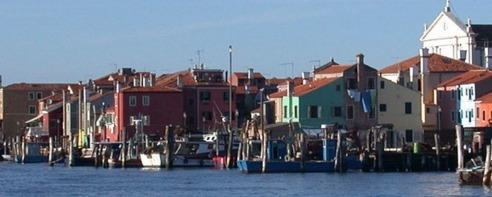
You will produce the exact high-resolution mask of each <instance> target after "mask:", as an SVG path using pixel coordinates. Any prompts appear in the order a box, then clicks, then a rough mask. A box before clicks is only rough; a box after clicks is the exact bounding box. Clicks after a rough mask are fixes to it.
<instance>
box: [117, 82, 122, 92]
mask: <svg viewBox="0 0 492 197" xmlns="http://www.w3.org/2000/svg"><path fill="white" fill-rule="evenodd" d="M120 91H121V85H120V83H116V93H119V92H120Z"/></svg>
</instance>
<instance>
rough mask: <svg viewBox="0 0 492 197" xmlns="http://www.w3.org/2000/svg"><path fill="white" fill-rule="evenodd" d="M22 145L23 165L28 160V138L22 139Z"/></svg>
mask: <svg viewBox="0 0 492 197" xmlns="http://www.w3.org/2000/svg"><path fill="white" fill-rule="evenodd" d="M21 141H22V143H21V146H22V163H24V161H25V159H26V151H27V150H26V138H24V137H23V138H22V140H21Z"/></svg>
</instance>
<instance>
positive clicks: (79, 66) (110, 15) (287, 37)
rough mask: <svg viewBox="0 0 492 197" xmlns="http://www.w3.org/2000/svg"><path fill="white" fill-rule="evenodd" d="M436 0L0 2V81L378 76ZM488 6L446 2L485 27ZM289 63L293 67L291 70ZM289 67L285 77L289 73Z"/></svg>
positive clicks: (486, 0)
mask: <svg viewBox="0 0 492 197" xmlns="http://www.w3.org/2000/svg"><path fill="white" fill-rule="evenodd" d="M444 5H445V0H432V1H429V0H413V1H395V0H367V1H362V0H311V1H306V0H301V1H299V0H285V1H280V0H278V1H273V0H272V1H260V0H257V1H214V0H212V1H198V0H190V1H51V0H47V1H8V2H2V4H0V24H2V30H1V31H0V43H1V44H0V68H1V69H0V75H2V79H3V83H2V85H3V86H6V85H9V84H12V83H21V82H26V83H77V82H78V81H84V82H87V80H88V79H95V78H99V77H101V76H103V75H105V74H108V73H110V72H116V70H117V69H118V68H127V67H130V68H134V69H136V70H137V71H150V72H155V73H156V74H157V75H158V76H159V75H160V74H163V73H171V72H176V71H180V70H185V69H188V68H190V67H192V66H193V65H194V64H198V63H200V62H202V63H204V64H205V66H206V67H207V68H218V69H224V70H228V69H229V51H228V47H229V45H232V47H233V70H234V71H237V72H246V70H247V69H248V68H254V69H255V72H261V73H262V74H263V75H264V76H265V77H266V78H272V77H277V78H283V77H290V76H292V75H294V76H300V74H301V72H302V71H311V70H312V67H313V66H318V65H319V64H321V65H323V64H324V63H327V62H328V61H330V58H331V57H333V58H334V59H335V61H336V62H338V63H339V64H353V63H355V56H356V54H359V53H362V54H364V55H365V63H366V64H368V65H370V66H372V67H374V68H376V69H380V68H383V67H386V66H389V65H391V64H394V63H396V62H399V61H402V60H404V59H407V58H410V57H413V56H415V55H417V54H418V50H419V48H420V47H421V46H422V44H421V42H420V41H419V38H420V36H421V35H422V31H423V26H424V24H429V25H430V24H431V23H432V21H433V20H434V19H435V18H436V17H437V15H438V14H439V13H440V12H441V11H442V10H443V9H444ZM491 6H492V1H490V0H474V1H469V0H452V1H451V7H452V11H453V12H454V13H455V14H456V15H457V16H458V17H459V18H460V19H461V20H462V21H464V22H466V19H467V18H471V20H472V23H473V24H492V19H491V18H490V14H487V13H489V8H490V7H491ZM292 63H293V64H292ZM292 68H293V72H292Z"/></svg>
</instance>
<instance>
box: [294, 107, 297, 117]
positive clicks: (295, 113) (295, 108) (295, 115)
mask: <svg viewBox="0 0 492 197" xmlns="http://www.w3.org/2000/svg"><path fill="white" fill-rule="evenodd" d="M294 118H297V105H296V106H294Z"/></svg>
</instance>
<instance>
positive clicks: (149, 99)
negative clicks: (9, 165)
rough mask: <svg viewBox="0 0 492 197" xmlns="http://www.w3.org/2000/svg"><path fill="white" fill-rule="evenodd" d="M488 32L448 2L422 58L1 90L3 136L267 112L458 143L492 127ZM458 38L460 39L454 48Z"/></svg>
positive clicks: (160, 127)
mask: <svg viewBox="0 0 492 197" xmlns="http://www.w3.org/2000/svg"><path fill="white" fill-rule="evenodd" d="M442 24H445V28H444V29H443V28H440V27H442ZM491 32H492V25H475V24H471V20H468V23H467V24H464V23H462V22H461V21H460V20H459V19H458V18H457V17H456V16H454V14H453V13H452V12H451V9H450V8H449V2H448V3H447V4H446V6H445V9H444V11H442V12H441V13H440V14H439V16H438V17H437V18H436V19H435V20H434V22H433V23H432V24H431V25H430V26H427V25H426V27H425V29H424V32H423V35H422V37H421V41H422V42H423V46H424V47H423V48H422V49H420V51H419V54H418V55H416V56H414V57H410V58H408V59H406V60H403V61H400V62H397V63H395V64H393V65H390V66H387V67H384V68H382V69H379V70H377V69H375V68H374V67H371V66H369V65H367V64H366V63H365V61H364V55H362V54H358V55H356V60H357V61H356V63H355V64H349V65H343V64H338V63H337V62H335V61H334V59H333V58H332V59H331V60H330V61H329V62H328V63H326V64H324V65H322V66H320V67H318V68H315V69H313V70H312V71H310V72H303V73H302V76H301V77H296V78H294V79H289V78H288V79H276V78H272V79H266V78H265V77H264V76H263V75H262V74H261V73H258V72H254V70H253V69H248V70H247V72H234V73H232V74H231V75H230V76H228V72H226V71H224V70H221V69H210V68H205V66H204V65H203V64H202V65H197V66H195V67H193V68H190V69H188V70H184V71H180V72H176V73H170V74H162V75H160V76H157V75H156V73H150V72H137V71H136V70H133V69H131V68H122V69H119V70H118V72H115V73H110V74H108V75H106V76H102V77H100V78H98V79H95V80H89V81H88V82H87V83H85V84H83V83H82V82H79V83H78V84H26V83H19V84H12V85H8V86H5V87H1V89H0V121H1V124H0V125H1V133H2V136H3V138H4V139H5V138H8V137H14V136H17V135H26V136H28V137H33V138H34V137H36V136H38V137H40V136H45V137H46V136H51V137H55V141H57V142H61V141H64V139H66V138H67V135H68V133H73V134H76V135H77V136H78V138H77V141H78V145H79V146H89V145H90V144H91V142H94V141H119V140H121V139H122V136H121V135H122V131H123V130H125V131H126V133H127V135H129V136H134V135H136V134H146V135H149V136H155V137H156V138H160V137H162V135H163V134H164V127H165V126H166V125H170V124H172V125H180V127H181V130H180V131H182V132H186V133H203V132H209V131H216V130H217V129H220V128H221V125H220V124H221V122H222V121H228V122H230V124H231V125H232V126H237V127H240V126H241V124H242V123H244V120H245V119H246V118H249V117H250V115H251V114H252V112H253V113H257V112H258V111H259V109H264V110H263V111H261V112H260V114H262V115H264V116H265V117H266V118H265V119H266V121H267V122H266V123H267V124H274V123H281V122H290V121H293V122H298V123H299V124H300V125H301V128H302V129H304V131H306V132H314V133H316V132H320V130H321V125H323V124H335V123H336V124H337V125H339V126H341V127H343V128H345V129H346V130H349V131H357V132H359V133H360V134H361V135H365V131H368V130H370V129H371V128H373V127H375V126H378V125H386V126H388V129H389V130H391V132H389V136H387V137H388V139H389V140H388V142H389V146H393V147H401V146H402V145H403V144H404V143H412V142H422V141H426V139H427V138H428V137H429V136H433V134H435V133H439V134H441V136H442V137H443V140H444V141H445V142H450V143H452V142H454V135H455V132H454V126H455V125H456V124H461V125H463V126H464V127H465V129H468V130H480V129H481V128H484V127H489V126H490V124H491V120H492V93H491V92H492V86H491V84H490V83H491V80H492V78H491V77H492V74H491V73H490V72H491V71H489V70H488V69H490V68H491V67H492V49H491V48H490V47H489V46H488V44H486V43H488V42H485V41H492V36H488V35H492V34H491ZM453 36H454V37H456V38H459V39H457V40H454V42H453V43H452V44H450V43H449V39H448V38H449V37H453ZM465 37H466V38H468V41H467V42H466V46H465V44H464V43H461V40H465V39H464V38H465ZM461 38H463V39H461ZM470 43H472V44H471V45H470ZM231 93H232V94H231ZM65 141H66V140H65Z"/></svg>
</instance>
